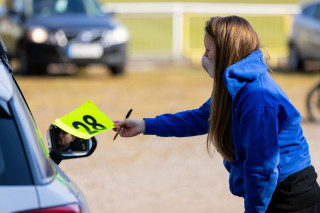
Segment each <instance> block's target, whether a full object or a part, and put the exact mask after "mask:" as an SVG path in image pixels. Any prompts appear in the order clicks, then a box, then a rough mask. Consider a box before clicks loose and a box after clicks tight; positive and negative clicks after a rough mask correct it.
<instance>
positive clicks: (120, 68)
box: [109, 64, 125, 76]
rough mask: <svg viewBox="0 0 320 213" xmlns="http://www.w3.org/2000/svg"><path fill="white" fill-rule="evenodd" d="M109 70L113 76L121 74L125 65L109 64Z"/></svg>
mask: <svg viewBox="0 0 320 213" xmlns="http://www.w3.org/2000/svg"><path fill="white" fill-rule="evenodd" d="M109 69H110V72H111V74H112V75H113V76H116V75H122V74H124V72H125V65H124V64H121V65H114V66H109Z"/></svg>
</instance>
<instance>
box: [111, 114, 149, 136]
mask: <svg viewBox="0 0 320 213" xmlns="http://www.w3.org/2000/svg"><path fill="white" fill-rule="evenodd" d="M113 122H114V125H115V126H116V128H114V129H113V130H114V131H116V132H119V135H120V136H121V137H134V136H137V135H139V134H141V133H144V131H145V128H146V124H145V121H144V120H136V119H130V118H129V119H125V120H123V121H113Z"/></svg>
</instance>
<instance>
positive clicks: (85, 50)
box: [0, 0, 129, 74]
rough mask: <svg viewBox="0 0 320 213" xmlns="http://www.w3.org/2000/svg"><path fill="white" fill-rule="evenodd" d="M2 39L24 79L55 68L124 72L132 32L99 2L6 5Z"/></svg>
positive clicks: (23, 0)
mask: <svg viewBox="0 0 320 213" xmlns="http://www.w3.org/2000/svg"><path fill="white" fill-rule="evenodd" d="M0 34H1V36H2V38H3V40H4V42H5V44H6V46H7V49H8V52H7V55H8V57H9V58H12V57H16V58H18V59H19V61H20V64H21V66H20V69H19V70H20V72H21V73H24V74H41V73H45V72H46V69H47V66H48V65H49V64H50V63H72V64H75V65H77V66H86V65H87V64H90V63H99V64H104V65H106V66H107V67H108V68H109V69H110V71H111V73H112V74H121V73H123V72H124V69H125V64H126V58H127V43H128V40H129V33H128V30H127V28H126V27H125V26H124V25H122V24H121V23H119V22H118V21H116V20H115V19H114V18H113V16H112V15H110V14H106V13H104V12H103V11H102V8H101V6H100V4H99V3H98V2H97V1H96V0H6V1H5V3H4V5H3V7H2V8H1V11H0Z"/></svg>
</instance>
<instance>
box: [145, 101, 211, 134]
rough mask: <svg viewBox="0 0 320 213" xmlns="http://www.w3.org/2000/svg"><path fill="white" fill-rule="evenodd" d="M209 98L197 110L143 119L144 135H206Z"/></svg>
mask: <svg viewBox="0 0 320 213" xmlns="http://www.w3.org/2000/svg"><path fill="white" fill-rule="evenodd" d="M210 103H211V98H209V99H208V100H207V101H206V102H205V103H204V104H203V105H202V106H201V107H200V108H199V109H193V110H187V111H183V112H178V113H175V114H163V115H159V116H157V117H155V118H144V120H145V122H146V130H145V133H144V134H145V135H157V136H161V137H170V136H174V137H187V136H195V135H202V134H207V133H208V129H209V122H208V120H209V116H210Z"/></svg>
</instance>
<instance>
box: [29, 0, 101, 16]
mask: <svg viewBox="0 0 320 213" xmlns="http://www.w3.org/2000/svg"><path fill="white" fill-rule="evenodd" d="M30 2H31V4H29V8H28V11H29V12H28V13H29V14H30V15H37V16H43V17H47V16H52V15H64V14H82V15H87V16H102V15H104V13H103V11H102V9H101V7H100V5H99V4H98V2H96V0H30ZM27 7H28V5H27Z"/></svg>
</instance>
